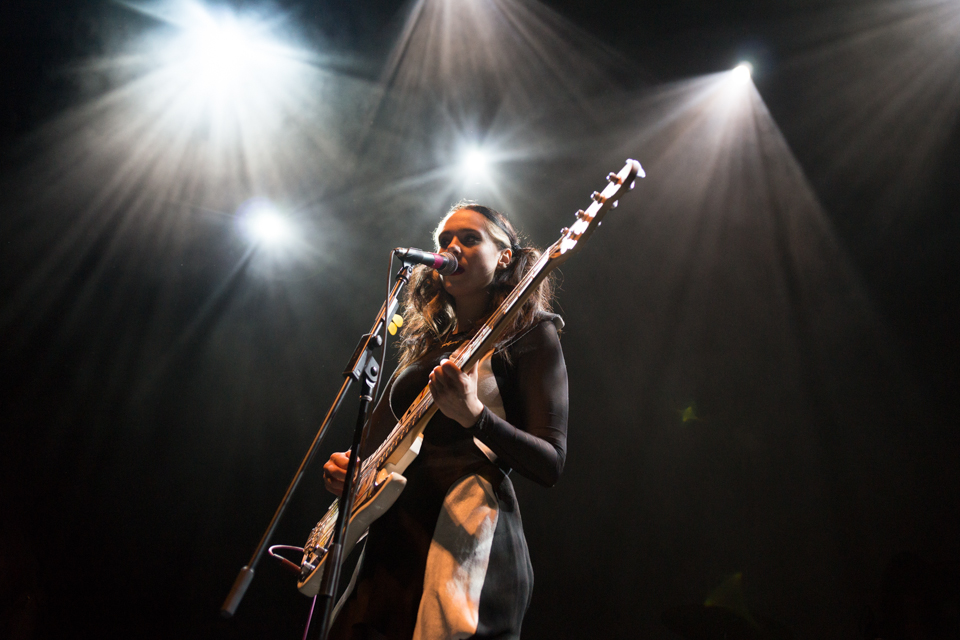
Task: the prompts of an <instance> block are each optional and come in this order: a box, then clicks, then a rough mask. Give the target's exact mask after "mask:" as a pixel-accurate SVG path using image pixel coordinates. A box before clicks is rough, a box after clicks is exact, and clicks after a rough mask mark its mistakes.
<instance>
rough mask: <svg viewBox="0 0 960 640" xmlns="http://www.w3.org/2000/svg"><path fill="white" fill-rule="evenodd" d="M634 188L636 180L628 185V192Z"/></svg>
mask: <svg viewBox="0 0 960 640" xmlns="http://www.w3.org/2000/svg"><path fill="white" fill-rule="evenodd" d="M635 186H637V181H636V180H634V181H633V182H631V183H630V190H631V191H632V190H633V188H634V187H635Z"/></svg>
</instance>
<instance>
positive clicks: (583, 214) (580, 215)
mask: <svg viewBox="0 0 960 640" xmlns="http://www.w3.org/2000/svg"><path fill="white" fill-rule="evenodd" d="M594 193H596V192H594ZM586 217H587V212H586V211H584V210H583V209H580V210H579V211H577V220H583V219H584V218H586Z"/></svg>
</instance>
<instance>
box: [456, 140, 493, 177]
mask: <svg viewBox="0 0 960 640" xmlns="http://www.w3.org/2000/svg"><path fill="white" fill-rule="evenodd" d="M460 171H461V173H462V174H463V175H464V177H465V178H467V179H468V180H469V179H481V178H486V177H487V175H488V173H489V171H490V158H489V156H488V155H487V154H486V153H485V152H484V151H483V149H480V148H479V147H471V148H469V149H467V150H466V152H465V153H464V154H463V159H462V160H461V161H460Z"/></svg>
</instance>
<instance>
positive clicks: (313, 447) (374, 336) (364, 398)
mask: <svg viewBox="0 0 960 640" xmlns="http://www.w3.org/2000/svg"><path fill="white" fill-rule="evenodd" d="M410 271H411V265H410V264H408V263H406V262H404V263H403V268H402V269H400V271H399V273H397V281H396V282H395V283H394V285H393V290H392V291H391V292H390V295H389V296H388V297H387V299H386V300H385V301H384V303H383V306H381V307H380V313H379V315H378V316H377V319H376V321H375V322H374V323H373V328H372V329H371V330H370V332H369V333H366V334H364V335H363V336H362V337H361V338H360V343H359V344H358V345H357V348H356V350H354V352H353V356H351V358H350V362H349V363H348V365H347V367H346V369H345V370H344V372H343V375H344V377H345V380H344V381H343V385H342V386H341V387H340V391H339V393H337V397H336V398H334V401H333V404H332V405H331V406H330V409H329V410H328V411H327V415H326V416H325V417H324V419H323V422H322V423H321V424H320V428H319V430H318V431H317V435H316V436H315V437H314V439H313V442H312V443H311V444H310V448H309V449H307V453H306V455H304V457H303V461H302V462H300V467H299V468H298V469H297V472H296V474H294V476H293V480H292V481H291V482H290V485H289V486H288V487H287V491H286V493H285V494H284V495H283V499H281V500H280V504H279V506H278V507H277V510H276V512H274V514H273V518H272V519H271V520H270V524H269V525H267V530H266V531H265V532H264V534H263V537H262V538H260V544H258V545H257V548H256V549H255V550H254V552H253V555H252V556H251V557H250V561H249V562H247V564H246V565H244V566H243V568H241V569H240V573H239V574H237V578H236V580H234V582H233V586H232V587H231V589H230V593H228V594H227V598H226V600H224V602H223V604H222V605H221V606H220V614H221V615H222V616H223V617H225V618H230V617H232V616H233V614H234V613H235V612H236V610H237V607H238V606H239V605H240V601H241V600H242V599H243V596H244V594H245V593H246V592H247V588H248V587H249V586H250V582H251V581H253V575H254V570H255V569H256V566H257V564H258V563H259V562H260V559H261V558H262V557H263V554H264V552H266V550H267V545H269V544H270V539H271V538H272V537H273V534H274V531H275V530H276V528H277V525H278V524H279V523H280V518H281V517H282V516H283V513H284V511H286V508H287V505H288V503H289V502H290V499H291V498H292V497H293V493H294V491H296V489H297V486H298V485H299V484H300V480H302V479H303V476H304V474H305V473H306V470H307V467H308V466H309V465H310V462H311V461H312V460H313V457H314V455H316V452H317V449H318V447H319V446H320V443H321V442H323V439H324V438H325V437H326V435H327V430H328V428H329V426H330V424H331V423H332V422H333V419H334V418H335V417H336V415H337V411H338V410H339V409H340V404H341V403H342V402H343V399H344V397H345V396H346V394H347V391H348V390H349V388H350V385H351V384H352V383H353V382H354V381H356V382H362V384H363V390H362V393H361V395H360V408H359V411H358V415H357V424H356V428H355V431H354V438H353V447H352V449H351V455H350V461H349V463H348V466H347V478H346V482H345V483H344V488H343V497H342V498H341V501H342V505H341V508H340V510H339V511H340V513H339V516H338V517H337V525H336V529H335V530H334V537H333V540H332V544H331V546H330V550H329V551H328V554H329V555H328V557H327V559H326V560H327V561H326V567H325V568H324V574H323V581H322V582H321V584H320V592H319V593H318V594H317V597H318V598H322V599H323V600H325V602H324V609H323V611H324V615H323V618H322V620H321V623H322V624H321V627H320V628H321V632H322V637H323V638H326V635H327V629H328V627H329V626H330V621H329V617H330V613H331V611H332V606H333V598H334V596H335V594H336V588H337V582H338V581H339V577H340V565H341V557H340V556H341V555H342V545H341V543H340V541H341V540H342V538H343V533H344V531H345V529H346V517H345V515H344V514H347V515H349V514H350V510H351V509H352V507H353V499H354V495H353V494H354V492H355V488H354V482H353V477H354V475H355V474H356V463H357V460H358V459H359V453H360V446H361V444H362V439H363V431H364V429H363V427H364V425H365V423H366V418H367V413H368V410H369V406H370V404H371V401H372V400H373V398H372V396H371V395H370V394H371V392H372V390H373V389H374V388H375V386H376V381H377V377H378V376H379V374H380V367H379V365H378V364H377V361H376V358H374V357H373V352H374V350H375V349H377V348H379V347H381V346H383V345H382V343H383V338H381V334H382V333H383V328H384V326H385V324H386V323H388V322H389V318H392V317H393V314H394V313H396V310H397V306H399V304H400V290H401V289H403V286H404V285H406V284H407V282H408V281H409V279H410Z"/></svg>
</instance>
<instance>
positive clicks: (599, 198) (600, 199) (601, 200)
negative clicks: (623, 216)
mask: <svg viewBox="0 0 960 640" xmlns="http://www.w3.org/2000/svg"><path fill="white" fill-rule="evenodd" d="M590 197H591V198H593V199H594V200H596V201H597V202H599V203H601V204H603V203H604V202H606V200H607V199H606V197H605V196H604V195H603V194H602V193H600V192H599V191H594V192H593V193H591V194H590Z"/></svg>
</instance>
